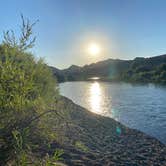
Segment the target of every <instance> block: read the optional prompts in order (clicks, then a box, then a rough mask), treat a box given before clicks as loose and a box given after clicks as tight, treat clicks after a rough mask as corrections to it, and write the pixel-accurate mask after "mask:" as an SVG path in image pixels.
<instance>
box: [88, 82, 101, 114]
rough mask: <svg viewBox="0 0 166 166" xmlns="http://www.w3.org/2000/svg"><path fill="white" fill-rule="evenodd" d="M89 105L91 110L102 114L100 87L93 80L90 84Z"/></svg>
mask: <svg viewBox="0 0 166 166" xmlns="http://www.w3.org/2000/svg"><path fill="white" fill-rule="evenodd" d="M89 93H90V98H89V102H90V107H91V110H92V111H93V112H95V113H97V114H102V109H101V99H102V98H101V87H100V84H99V83H98V82H94V83H92V84H91V86H90V90H89Z"/></svg>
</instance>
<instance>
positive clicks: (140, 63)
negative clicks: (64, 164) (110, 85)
mask: <svg viewBox="0 0 166 166" xmlns="http://www.w3.org/2000/svg"><path fill="white" fill-rule="evenodd" d="M51 70H52V71H53V74H54V75H55V76H56V78H57V79H58V81H59V82H64V81H81V80H89V78H91V77H99V78H100V80H105V81H129V82H156V83H158V82H159V83H166V54H165V55H160V56H156V57H150V58H140V57H138V58H135V59H134V60H120V59H108V60H104V61H100V62H97V63H92V64H90V65H85V66H83V67H80V66H76V65H72V66H70V67H69V68H67V69H63V70H59V69H57V68H55V67H51Z"/></svg>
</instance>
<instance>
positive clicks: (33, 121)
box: [0, 17, 58, 165]
mask: <svg viewBox="0 0 166 166" xmlns="http://www.w3.org/2000/svg"><path fill="white" fill-rule="evenodd" d="M22 19H23V25H22V29H21V30H22V32H21V34H23V35H22V36H21V37H20V38H19V39H18V40H16V37H14V33H13V31H12V32H11V34H12V35H10V33H9V32H8V31H7V32H6V33H4V41H3V43H1V45H0V147H1V148H0V165H1V164H2V165H5V163H7V162H10V161H13V160H14V161H15V165H26V164H23V163H25V161H26V160H27V155H28V153H29V152H30V151H31V149H32V150H33V149H34V147H36V146H37V144H40V143H41V144H44V143H45V142H47V140H49V131H48V128H49V127H48V126H46V125H45V124H43V123H42V118H43V117H44V115H45V114H47V113H50V112H53V110H54V103H55V101H56V98H57V96H58V88H57V84H56V80H55V79H54V78H53V76H52V72H51V71H50V69H49V68H48V67H47V65H46V64H45V63H44V62H43V60H41V59H39V60H36V59H35V58H34V56H33V55H32V54H30V53H29V52H28V51H27V49H28V48H31V47H32V46H33V45H34V41H35V38H33V39H32V40H30V39H31V35H32V26H33V25H34V24H30V22H29V20H27V22H26V21H25V20H24V18H23V17H22ZM29 40H30V41H29ZM28 41H29V42H28ZM45 131H47V132H45ZM50 135H51V136H52V133H50ZM35 139H37V141H36V140H35ZM23 161H24V162H23Z"/></svg>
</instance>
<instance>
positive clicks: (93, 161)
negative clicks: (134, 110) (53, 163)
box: [52, 97, 166, 166]
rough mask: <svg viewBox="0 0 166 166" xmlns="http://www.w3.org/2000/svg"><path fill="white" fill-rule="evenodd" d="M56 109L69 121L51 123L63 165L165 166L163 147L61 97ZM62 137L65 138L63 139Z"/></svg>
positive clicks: (165, 146) (136, 132) (164, 147)
mask: <svg viewBox="0 0 166 166" xmlns="http://www.w3.org/2000/svg"><path fill="white" fill-rule="evenodd" d="M57 110H60V111H61V113H62V114H64V115H65V116H67V117H68V122H67V123H63V118H62V121H56V120H53V123H56V124H55V126H56V125H57V124H58V128H55V130H56V132H58V134H59V135H61V136H62V137H61V138H63V139H60V137H59V138H58V139H59V140H58V142H61V143H60V144H58V145H57V144H56V143H55V144H53V145H52V147H53V148H55V147H58V146H59V148H63V149H64V154H63V156H62V157H63V159H64V160H63V162H62V163H64V164H65V165H69V166H70V165H71V166H93V165H94V166H112V165H116V166H119V165H121V166H122V165H123V166H144V165H145V166H147V165H148V166H152V165H155V166H165V165H166V145H164V144H162V143H161V142H160V141H158V140H157V139H155V138H152V137H150V136H148V135H146V134H144V133H142V132H140V131H137V130H133V129H130V128H128V127H125V126H124V125H122V124H120V123H119V122H117V121H115V120H113V119H111V118H107V117H102V116H100V115H96V114H94V113H92V112H89V111H87V110H86V109H84V108H82V107H80V106H78V105H76V104H74V103H73V102H72V101H71V100H69V99H67V98H65V97H61V99H60V100H59V102H58V104H57ZM64 138H65V139H64Z"/></svg>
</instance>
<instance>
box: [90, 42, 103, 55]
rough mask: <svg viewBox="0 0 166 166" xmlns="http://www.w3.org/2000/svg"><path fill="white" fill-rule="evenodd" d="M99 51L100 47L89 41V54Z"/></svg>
mask: <svg viewBox="0 0 166 166" xmlns="http://www.w3.org/2000/svg"><path fill="white" fill-rule="evenodd" d="M100 52H101V47H100V46H99V45H98V44H97V43H90V44H89V45H88V53H89V54H90V55H94V56H96V55H98V54H99V53H100Z"/></svg>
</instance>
